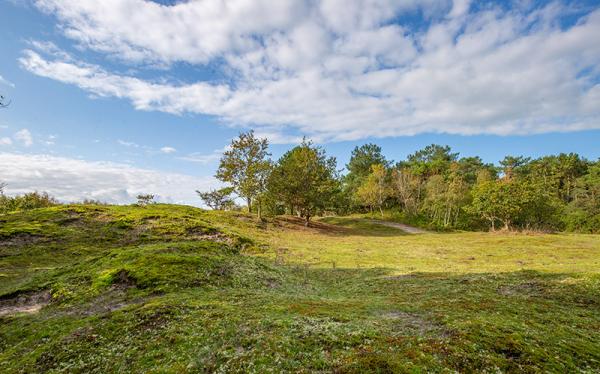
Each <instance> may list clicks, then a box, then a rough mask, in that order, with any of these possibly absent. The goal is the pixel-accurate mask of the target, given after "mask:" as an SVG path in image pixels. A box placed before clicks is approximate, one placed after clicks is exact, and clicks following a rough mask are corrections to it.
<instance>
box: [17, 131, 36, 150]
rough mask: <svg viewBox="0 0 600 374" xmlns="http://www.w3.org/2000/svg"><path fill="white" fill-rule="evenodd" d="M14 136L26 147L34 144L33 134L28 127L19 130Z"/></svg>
mask: <svg viewBox="0 0 600 374" xmlns="http://www.w3.org/2000/svg"><path fill="white" fill-rule="evenodd" d="M13 138H14V139H15V140H17V141H19V142H21V143H22V144H23V145H24V146H25V147H30V146H32V145H33V136H31V132H30V131H29V130H27V129H22V130H19V131H17V132H16V133H15V134H14V135H13Z"/></svg>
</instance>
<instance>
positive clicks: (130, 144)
mask: <svg viewBox="0 0 600 374" xmlns="http://www.w3.org/2000/svg"><path fill="white" fill-rule="evenodd" d="M117 143H119V144H120V145H122V146H125V147H132V148H139V147H140V146H139V144H137V143H134V142H127V141H125V140H121V139H118V140H117Z"/></svg>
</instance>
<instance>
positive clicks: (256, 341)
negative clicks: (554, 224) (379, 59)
mask: <svg viewBox="0 0 600 374" xmlns="http://www.w3.org/2000/svg"><path fill="white" fill-rule="evenodd" d="M599 271H600V237H599V236H597V235H596V236H595V235H563V234H561V235H539V234H538V235H524V234H488V233H453V234H422V235H421V234H419V235H406V234H404V233H403V232H401V231H399V230H397V229H395V228H390V227H383V226H379V225H377V224H376V223H373V222H370V221H367V220H362V219H360V218H335V219H334V218H330V219H322V220H320V221H319V222H315V224H314V226H313V227H312V228H304V227H303V226H302V223H301V222H298V221H297V220H296V219H294V218H291V217H288V218H281V219H270V220H268V221H265V222H258V221H256V220H255V218H254V217H252V216H248V215H245V214H241V213H233V212H229V213H224V212H209V211H204V210H201V209H196V208H192V207H185V206H175V205H149V206H147V207H135V206H102V205H99V206H88V205H71V206H58V207H52V208H44V209H37V210H32V211H28V212H23V213H14V214H7V215H1V216H0V372H3V373H5V372H6V373H13V372H15V373H16V372H82V373H93V372H97V373H106V372H142V371H144V372H178V373H179V372H257V373H264V372H286V371H291V372H315V371H317V372H318V371H322V372H369V371H371V372H407V371H417V372H418V371H424V370H427V371H432V372H445V371H486V370H487V371H497V370H500V371H512V372H524V371H525V372H537V371H553V372H573V371H589V372H597V371H600V345H599V344H598V341H600V275H599V273H598V272H599Z"/></svg>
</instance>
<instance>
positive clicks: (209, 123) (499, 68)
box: [0, 0, 600, 204]
mask: <svg viewBox="0 0 600 374" xmlns="http://www.w3.org/2000/svg"><path fill="white" fill-rule="evenodd" d="M157 3H159V2H154V3H151V2H147V1H142V0H111V1H105V2H101V3H100V2H95V1H81V0H61V1H59V0H38V1H3V2H0V19H1V22H0V32H1V33H2V35H3V37H2V42H1V43H0V56H2V64H0V77H1V78H0V92H1V93H3V94H5V95H7V96H8V97H9V98H10V99H11V100H12V103H11V105H10V107H9V108H7V109H2V110H0V180H5V181H6V182H7V183H8V188H7V192H8V193H13V194H14V193H22V192H25V191H29V190H34V189H37V190H47V191H49V192H50V193H52V194H54V195H56V196H58V197H59V198H61V199H63V200H77V199H81V198H83V197H92V198H98V199H102V200H106V201H110V202H119V203H124V202H128V201H131V199H132V198H133V196H135V194H137V193H139V192H150V193H156V194H157V195H159V197H160V199H161V200H162V201H173V202H184V203H193V204H199V201H198V199H197V198H196V197H195V196H194V190H195V189H206V188H210V187H214V186H217V185H218V182H217V181H215V180H214V178H212V175H213V173H214V171H215V169H216V166H217V163H218V158H219V152H220V151H221V150H222V149H223V148H224V147H225V146H227V144H229V142H230V141H231V139H232V138H233V137H235V136H236V134H237V133H238V132H239V131H243V130H247V129H250V128H252V129H255V131H256V132H257V133H258V134H260V135H263V136H266V137H268V138H269V139H270V141H271V143H272V153H273V156H274V157H278V156H279V155H281V154H282V153H283V152H285V150H287V149H289V148H290V147H292V146H293V145H294V144H295V143H296V142H297V141H298V139H299V138H301V137H302V136H305V135H306V136H308V137H310V138H312V139H314V140H315V141H316V142H318V143H320V144H323V145H324V146H325V147H326V149H327V151H328V152H329V153H330V154H332V155H334V156H336V157H337V159H338V163H339V166H340V167H342V166H343V165H344V164H345V162H347V160H348V157H349V154H350V151H351V150H352V148H354V147H355V146H356V145H360V144H363V143H365V142H375V143H378V144H380V145H381V146H382V148H383V150H384V153H385V154H386V156H387V157H388V158H390V159H394V160H399V159H402V158H404V157H405V156H406V155H407V154H409V153H412V152H414V151H415V150H417V149H419V148H422V147H424V146H425V145H427V144H430V143H439V144H448V145H450V146H451V147H452V148H453V149H454V150H455V151H458V152H460V153H461V155H463V156H469V155H480V156H481V157H482V158H483V159H484V160H485V161H488V162H497V161H498V160H499V159H501V158H502V157H503V156H504V155H506V154H523V155H527V156H533V157H537V156H540V155H545V154H552V153H558V152H578V153H580V154H581V155H583V156H585V157H587V158H590V159H596V158H598V157H600V151H599V150H600V147H599V146H598V144H600V84H599V83H600V79H599V77H600V43H598V35H600V6H599V4H598V3H597V1H577V2H539V1H514V2H470V1H464V0H456V1H433V0H431V1H419V2H417V1H411V0H400V1H394V0H378V1H374V0H360V1H359V0H356V1H350V2H348V1H339V0H326V1H323V2H318V3H315V2H303V1H292V0H290V1H280V2H277V3H273V2H271V1H266V0H265V1H261V0H257V1H252V2H247V1H243V0H230V1H229V2H221V1H210V0H204V1H190V2H185V3H182V2H175V1H169V2H166V3H168V5H169V6H161V5H160V4H157ZM162 3H165V2H162ZM223 4H226V6H224V5H223Z"/></svg>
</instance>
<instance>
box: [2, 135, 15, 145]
mask: <svg viewBox="0 0 600 374" xmlns="http://www.w3.org/2000/svg"><path fill="white" fill-rule="evenodd" d="M11 144H12V139H11V138H9V137H6V136H5V137H2V138H0V145H11Z"/></svg>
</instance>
